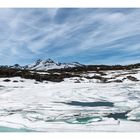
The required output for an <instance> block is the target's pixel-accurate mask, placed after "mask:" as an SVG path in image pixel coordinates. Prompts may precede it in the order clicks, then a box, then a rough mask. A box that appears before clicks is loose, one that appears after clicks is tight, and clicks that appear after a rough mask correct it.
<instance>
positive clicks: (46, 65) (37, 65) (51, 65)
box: [26, 59, 84, 71]
mask: <svg viewBox="0 0 140 140" xmlns="http://www.w3.org/2000/svg"><path fill="white" fill-rule="evenodd" d="M82 66H84V65H82V64H80V63H78V62H73V63H60V62H55V61H53V60H52V59H47V60H41V59H38V60H37V61H36V62H34V63H33V64H31V65H27V66H26V69H28V70H40V71H47V70H50V69H62V68H73V67H82Z"/></svg>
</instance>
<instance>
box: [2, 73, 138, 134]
mask: <svg viewBox="0 0 140 140" xmlns="http://www.w3.org/2000/svg"><path fill="white" fill-rule="evenodd" d="M106 73H107V74H108V75H106V77H111V76H116V75H118V74H119V73H122V71H117V72H113V71H107V72H106ZM89 75H91V76H93V75H94V74H92V72H91V73H90V74H89ZM129 75H130V74H129ZM131 75H132V76H135V77H137V78H138V79H140V72H138V73H137V74H131ZM125 76H126V75H123V76H122V78H124V77H125ZM77 78H78V77H74V78H67V79H65V80H64V81H63V82H58V83H53V82H47V83H46V82H45V81H44V82H42V83H41V82H36V81H35V80H29V79H22V78H20V77H14V78H0V126H2V127H3V126H4V127H10V128H19V129H20V128H25V129H29V130H32V131H41V132H64V131H67V132H68V131H71V132H77V131H80V132H82V131H84V132H86V131H87V132H90V131H92V132H96V131H99V132H104V131H105V132H132V131H134V132H139V131H140V82H139V81H138V82H133V81H130V80H126V81H124V82H122V83H115V82H112V83H100V82H98V81H96V80H93V81H91V80H87V79H84V78H83V80H81V81H83V82H80V83H75V82H74V80H75V79H77ZM5 79H10V80H11V81H10V82H4V81H3V80H5ZM15 80H16V81H18V82H14V81H15ZM73 102H77V103H81V105H76V104H75V105H72V103H73ZM94 102H109V103H113V106H106V105H105V106H90V105H85V106H82V103H83V104H86V103H94ZM70 103H71V104H70ZM126 111H129V112H128V114H127V115H126V116H127V117H128V118H127V119H123V118H118V119H115V118H112V117H110V118H109V117H107V115H109V114H110V113H122V112H126Z"/></svg>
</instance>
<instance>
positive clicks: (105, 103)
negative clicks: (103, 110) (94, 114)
mask: <svg viewBox="0 0 140 140" xmlns="http://www.w3.org/2000/svg"><path fill="white" fill-rule="evenodd" d="M61 103H64V104H67V105H73V106H82V107H99V106H107V107H113V106H114V104H113V103H112V102H78V101H71V102H68V103H67V102H61Z"/></svg>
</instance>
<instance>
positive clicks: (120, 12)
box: [0, 8, 140, 65]
mask: <svg viewBox="0 0 140 140" xmlns="http://www.w3.org/2000/svg"><path fill="white" fill-rule="evenodd" d="M47 58H51V59H54V60H56V61H60V62H75V61H78V62H80V63H83V64H130V63H138V62H140V9H127V8H122V9H118V8H110V9H107V8H105V9H103V8H99V9H97V8H92V9H85V8H79V9H72V8H69V9H67V8H63V9H62V8H60V9H59V8H58V9H57V8H56V9H51V8H46V9H39V8H36V9H20V8H19V9H2V8H1V9H0V65H5V64H6V65H12V64H15V63H19V64H21V65H25V64H30V63H32V62H34V61H35V60H36V59H47Z"/></svg>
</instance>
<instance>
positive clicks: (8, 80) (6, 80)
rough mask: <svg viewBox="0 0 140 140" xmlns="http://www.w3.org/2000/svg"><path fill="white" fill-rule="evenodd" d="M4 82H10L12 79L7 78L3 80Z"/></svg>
mask: <svg viewBox="0 0 140 140" xmlns="http://www.w3.org/2000/svg"><path fill="white" fill-rule="evenodd" d="M3 81H4V82H10V81H11V80H10V79H5V80H3Z"/></svg>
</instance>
